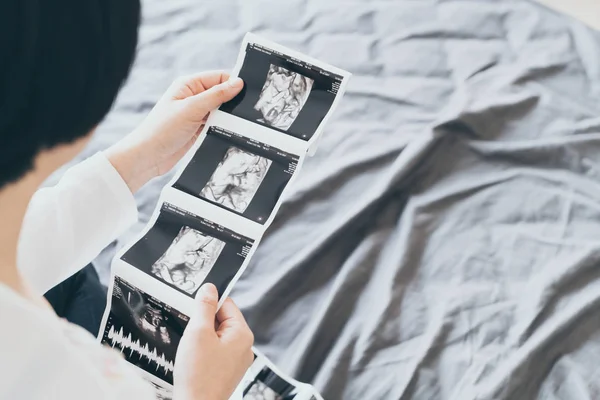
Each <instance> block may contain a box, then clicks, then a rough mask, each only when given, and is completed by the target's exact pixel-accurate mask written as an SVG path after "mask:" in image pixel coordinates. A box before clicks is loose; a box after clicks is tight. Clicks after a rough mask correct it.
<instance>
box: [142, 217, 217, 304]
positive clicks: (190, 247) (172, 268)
mask: <svg viewBox="0 0 600 400" xmlns="http://www.w3.org/2000/svg"><path fill="white" fill-rule="evenodd" d="M224 246H225V242H223V241H221V240H219V239H215V238H213V237H211V236H208V235H205V234H203V233H202V232H200V231H197V230H195V229H192V228H190V227H187V226H184V227H183V228H181V230H180V231H179V233H178V234H177V236H176V237H175V239H174V240H173V242H172V243H171V245H170V246H169V248H168V249H167V251H165V253H164V254H163V255H162V256H161V257H160V258H159V259H158V260H157V261H156V262H155V263H154V265H152V273H153V274H154V275H156V276H157V277H159V278H161V279H162V280H164V281H165V282H167V283H170V284H172V285H174V286H176V287H177V288H179V289H181V290H183V291H185V292H187V293H190V294H193V293H194V292H195V291H196V290H198V288H199V287H200V286H201V285H202V282H203V281H204V279H205V278H206V276H207V275H208V273H209V272H210V270H211V269H212V267H213V266H214V264H215V262H216V261H217V258H218V257H219V254H221V251H222V250H223V247H224Z"/></svg>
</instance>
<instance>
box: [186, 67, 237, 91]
mask: <svg viewBox="0 0 600 400" xmlns="http://www.w3.org/2000/svg"><path fill="white" fill-rule="evenodd" d="M228 80H229V73H228V72H226V71H207V72H201V73H199V74H195V75H190V76H189V77H188V81H189V82H188V84H189V85H190V88H191V89H192V92H193V93H194V94H195V95H196V94H200V93H202V92H204V91H205V90H208V89H210V88H211V87H213V86H215V85H218V84H220V83H223V82H227V81H228Z"/></svg>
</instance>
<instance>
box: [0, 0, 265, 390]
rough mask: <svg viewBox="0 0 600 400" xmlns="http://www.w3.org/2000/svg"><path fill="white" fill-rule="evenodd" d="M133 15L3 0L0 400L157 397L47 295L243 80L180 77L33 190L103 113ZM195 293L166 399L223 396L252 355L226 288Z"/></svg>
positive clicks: (131, 4)
mask: <svg viewBox="0 0 600 400" xmlns="http://www.w3.org/2000/svg"><path fill="white" fill-rule="evenodd" d="M139 15H140V4H139V0H88V1H80V0H44V1H36V0H6V1H3V2H2V3H1V4H0V38H2V39H0V141H1V143H0V144H1V146H0V151H2V152H3V154H2V157H1V158H0V218H1V219H2V227H1V228H0V317H1V318H2V330H1V333H0V347H1V350H0V354H1V355H2V363H1V365H2V366H1V369H0V372H1V373H0V383H1V384H0V399H5V398H7V399H19V400H21V399H54V398H57V399H67V400H69V399H84V398H85V399H127V400H129V399H150V398H153V393H152V391H151V390H150V386H149V385H147V384H146V383H145V382H144V381H143V379H141V378H139V377H138V375H137V373H136V371H135V370H134V369H133V367H131V366H129V365H128V364H127V363H125V362H124V361H122V360H121V359H120V358H119V357H118V355H117V354H116V353H114V352H113V351H112V350H109V349H104V348H102V347H101V346H100V345H99V344H97V342H96V341H95V338H94V337H93V336H92V335H90V334H89V333H87V332H85V331H84V330H83V329H81V328H78V327H76V326H74V325H70V324H68V323H67V322H65V321H62V320H60V319H59V318H58V317H57V316H56V314H55V313H54V312H53V310H52V309H51V308H50V307H49V305H48V304H47V303H46V302H45V301H44V300H43V298H42V294H43V293H44V292H45V291H47V290H48V289H50V288H51V287H53V286H54V285H56V284H58V283H59V282H61V281H63V280H64V279H65V278H67V277H69V276H70V275H72V274H73V273H75V272H77V271H78V270H79V269H81V268H82V267H84V266H85V265H86V264H87V263H89V262H90V261H91V260H92V259H93V258H94V257H95V256H96V255H97V254H98V252H99V251H100V250H101V249H102V248H103V247H104V246H106V245H107V244H109V243H110V242H111V241H112V240H113V239H114V238H115V237H116V236H117V235H119V234H120V233H121V232H123V230H124V229H126V228H127V227H128V226H129V225H130V224H131V223H133V222H134V221H135V219H136V216H137V211H136V209H135V202H134V200H133V196H132V194H133V193H135V192H136V191H137V190H138V189H139V188H140V187H142V186H143V185H144V184H145V183H146V182H147V181H148V180H150V179H152V178H153V177H155V176H158V175H161V174H164V173H165V172H167V171H169V170H170V169H171V168H172V167H173V166H174V165H175V164H176V163H177V161H178V160H179V159H180V158H181V157H182V156H183V155H184V154H185V153H186V151H187V150H188V149H189V148H190V146H191V145H192V144H193V142H194V141H195V140H196V138H197V136H198V134H199V132H200V130H201V128H202V125H203V123H204V120H205V118H206V116H207V114H208V113H209V112H210V111H211V110H212V109H214V108H216V107H218V106H219V105H220V104H221V103H222V102H224V101H228V100H230V99H231V98H233V97H234V96H235V95H236V94H237V93H238V92H239V91H240V90H241V88H242V86H243V83H242V82H241V81H240V80H239V79H235V80H229V77H228V75H227V74H225V73H219V72H210V73H203V74H198V75H196V76H193V77H189V78H186V79H181V80H178V81H177V82H175V83H174V84H173V85H172V86H171V87H170V88H169V89H168V90H167V92H166V94H165V95H164V96H163V98H162V99H161V100H160V101H159V102H158V103H157V105H156V107H155V108H154V109H153V110H152V112H151V113H150V115H149V116H148V117H147V118H146V120H145V121H144V122H143V123H142V124H141V125H140V126H139V127H138V128H137V129H136V130H135V131H134V132H133V133H131V134H130V135H128V136H127V137H126V138H124V139H123V140H122V141H121V142H119V143H117V144H116V145H114V146H113V147H111V148H109V149H108V150H106V151H105V152H103V153H99V154H96V155H95V156H93V157H91V158H90V159H88V160H87V161H85V162H83V163H81V164H80V165H78V166H76V167H74V168H72V169H71V170H70V171H68V172H67V174H66V175H65V176H64V178H63V179H62V180H61V182H60V183H59V184H58V185H57V186H55V187H53V188H47V189H43V190H40V191H37V188H38V187H39V185H40V184H41V183H42V182H43V181H44V180H45V179H46V178H47V177H48V176H49V175H50V174H51V173H52V172H53V171H55V170H56V169H57V168H59V167H60V166H61V165H63V164H64V163H66V162H68V161H69V160H71V159H72V158H73V157H74V156H75V155H76V154H77V153H78V152H79V151H80V150H81V149H82V148H83V147H84V146H85V144H86V143H87V141H88V140H89V138H90V135H91V134H92V132H93V131H94V129H95V127H96V126H97V125H98V123H99V122H100V121H101V120H102V119H103V118H104V116H105V115H106V113H107V112H108V111H109V109H110V107H111V105H112V103H113V101H114V99H115V97H116V95H117V92H118V89H119V88H120V86H121V85H122V83H123V81H124V80H125V78H126V77H127V75H128V73H129V70H130V66H131V63H132V62H133V58H134V53H135V47H136V43H137V28H138V24H139V19H140V17H139ZM36 191H37V193H36ZM17 249H18V251H17ZM17 266H18V267H17ZM197 300H198V301H197V309H196V313H195V315H192V316H191V321H190V323H189V325H188V327H187V330H186V332H185V334H184V337H183V338H182V340H181V343H180V346H179V350H178V355H177V362H176V366H175V374H174V377H175V399H177V400H188V399H211V400H212V399H215V400H216V399H219V400H220V399H227V398H228V397H229V395H230V394H231V392H232V391H233V389H234V388H235V386H236V384H237V383H238V382H239V380H240V379H241V377H242V375H243V373H244V372H245V370H246V369H247V367H248V366H249V365H250V363H251V360H252V352H251V348H250V347H251V344H252V340H253V338H252V333H251V332H250V330H249V328H248V326H247V325H246V322H245V321H244V318H243V316H242V315H241V313H240V311H239V310H238V309H237V307H236V306H235V305H234V304H233V303H232V302H231V301H230V300H228V301H227V302H226V303H225V305H224V306H223V307H222V308H221V310H220V311H219V312H217V311H216V304H217V293H216V289H215V288H214V286H211V285H206V286H203V287H202V288H201V290H200V291H199V294H198V296H197Z"/></svg>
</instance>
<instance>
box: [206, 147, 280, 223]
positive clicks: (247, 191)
mask: <svg viewBox="0 0 600 400" xmlns="http://www.w3.org/2000/svg"><path fill="white" fill-rule="evenodd" d="M271 163H272V161H271V160H269V159H267V158H264V157H261V156H257V155H256V154H252V153H248V152H246V151H244V150H241V149H239V148H237V147H230V148H229V149H227V152H226V153H225V156H224V157H223V160H222V161H221V162H220V163H219V165H217V169H216V170H215V172H214V173H213V175H212V176H211V177H210V180H209V181H208V183H207V184H206V186H204V188H203V189H202V191H201V192H200V196H202V197H204V198H205V199H207V200H210V201H214V202H215V203H218V204H221V205H223V206H225V207H226V208H229V209H232V210H233V211H237V212H239V213H243V212H244V211H246V208H248V205H250V201H251V200H252V198H253V197H254V194H256V191H257V190H258V187H259V186H260V184H261V183H262V181H263V179H264V178H265V176H266V175H267V171H268V170H269V167H270V166H271Z"/></svg>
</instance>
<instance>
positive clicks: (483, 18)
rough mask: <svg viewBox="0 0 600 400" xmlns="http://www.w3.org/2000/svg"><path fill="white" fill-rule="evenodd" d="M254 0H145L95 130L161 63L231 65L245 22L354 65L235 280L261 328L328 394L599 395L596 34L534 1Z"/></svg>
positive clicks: (150, 100)
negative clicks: (127, 68) (114, 98)
mask: <svg viewBox="0 0 600 400" xmlns="http://www.w3.org/2000/svg"><path fill="white" fill-rule="evenodd" d="M230 3H231V4H230ZM267 3H269V2H268V1H264V0H262V1H261V0H244V1H243V2H242V1H241V0H240V1H239V2H237V1H231V2H228V4H229V7H228V8H227V13H228V14H229V15H232V16H233V15H235V18H237V21H238V23H237V24H236V23H232V25H224V26H223V25H219V24H215V23H213V22H211V21H216V20H217V19H218V18H223V17H222V14H221V13H222V12H223V11H222V10H220V9H218V8H216V7H213V8H210V7H209V10H208V11H207V10H206V9H205V8H200V7H198V4H197V3H196V2H193V1H173V2H168V3H165V2H163V1H157V0H152V1H150V0H148V1H146V2H145V7H146V8H145V22H144V27H143V28H142V31H141V33H142V43H141V46H140V54H139V57H138V61H137V63H136V67H135V69H134V72H133V75H132V78H131V79H130V81H129V83H128V84H127V86H126V87H125V90H124V91H123V93H122V94H121V96H120V98H119V101H118V102H117V105H116V107H115V110H114V111H113V112H112V114H111V115H110V116H109V118H108V120H107V121H106V123H105V124H104V125H103V126H102V127H101V129H100V131H99V133H98V135H97V136H96V139H95V142H94V143H93V144H92V146H91V148H93V150H96V148H98V147H102V146H105V145H106V144H108V143H111V141H114V140H115V139H116V138H117V137H119V135H122V134H124V133H125V132H127V131H128V130H130V129H131V128H132V127H133V126H135V124H136V123H137V122H138V121H139V120H140V119H141V117H142V116H143V115H144V113H145V112H147V111H148V110H149V108H150V107H151V105H152V104H154V102H155V101H156V100H157V98H158V96H159V94H160V93H161V92H162V91H163V90H164V89H165V88H166V87H167V85H168V83H169V82H170V80H171V79H172V78H174V77H175V76H176V75H179V74H180V73H187V72H189V70H192V69H193V70H201V69H207V68H215V67H219V68H229V67H231V66H233V64H234V62H235V56H236V54H237V51H238V46H239V43H240V42H241V37H242V36H243V34H244V33H245V31H246V30H255V31H256V32H257V33H263V34H265V35H266V36H267V37H269V38H271V39H273V40H276V41H280V42H282V43H283V44H287V45H290V46H292V47H295V48H297V49H299V50H301V51H305V52H307V53H309V54H311V55H313V56H316V57H321V58H323V59H324V60H325V61H329V62H332V63H334V64H338V65H339V66H340V67H342V68H347V69H349V70H350V71H351V72H353V73H354V74H355V76H354V77H353V79H352V81H351V83H350V85H349V88H348V93H347V95H346V97H345V98H344V100H343V102H342V103H341V104H340V108H339V109H338V111H337V112H336V114H335V118H333V119H332V121H331V122H330V124H329V125H328V126H327V128H326V130H325V133H324V136H323V140H322V142H321V143H320V148H319V150H318V152H317V154H316V156H315V157H313V158H311V159H310V160H308V161H307V162H306V164H305V167H304V169H303V170H302V172H301V175H300V178H299V180H297V181H296V184H295V185H294V187H293V188H292V189H291V191H290V192H289V193H288V195H287V197H286V199H285V202H284V205H283V206H282V207H281V209H280V211H279V214H278V217H277V218H276V220H275V222H274V223H273V225H272V226H271V227H270V229H269V231H268V234H267V235H266V237H265V238H264V240H263V242H262V243H261V245H260V248H259V250H258V252H257V253H256V255H255V257H254V259H253V262H252V263H251V266H250V267H249V269H248V270H247V271H246V273H245V275H244V276H243V277H242V279H241V281H240V282H239V284H238V286H237V287H236V289H235V291H234V293H233V298H234V299H235V300H236V301H237V302H238V304H239V305H240V306H241V307H242V308H243V310H244V312H245V314H246V315H247V317H248V320H249V323H250V325H251V326H252V328H253V330H254V333H255V336H256V342H257V346H258V348H259V349H260V350H262V351H263V352H265V353H266V354H267V356H268V357H270V358H271V359H272V360H273V361H274V362H276V363H277V365H278V366H280V367H281V368H282V369H283V370H284V371H286V372H288V373H290V374H292V375H293V376H294V377H296V378H297V379H299V380H301V381H307V382H312V383H314V384H315V385H316V386H317V388H318V389H319V390H321V391H322V393H323V395H324V397H325V398H326V399H329V400H334V399H415V400H417V399H419V400H421V399H423V400H432V399H454V400H469V399H477V400H488V399H490V400H491V399H511V400H512V399H544V400H558V399H565V400H580V399H581V400H583V399H599V398H600V379H599V378H600V369H599V367H598V360H599V359H600V34H599V33H597V32H594V31H592V30H591V29H589V28H587V27H585V26H583V25H582V24H581V23H578V22H575V21H574V20H571V19H569V18H567V17H565V16H562V15H559V14H556V13H554V12H552V11H550V10H548V9H545V8H544V7H542V6H540V5H538V4H534V3H530V2H528V1H508V0H507V1H491V0H488V1H483V0H460V1H459V0H454V1H453V0H447V1H441V0H440V1H428V0H423V1H410V0H394V1H392V0H389V1H375V0H374V1H368V0H364V1H355V2H348V1H341V0H335V1H331V2H327V7H330V8H329V9H328V11H319V10H320V9H319V8H318V7H317V6H319V7H320V6H324V4H323V2H322V1H321V0H298V1H289V2H287V1H286V2H281V1H277V2H273V3H272V4H273V7H275V4H277V6H276V7H277V10H279V11H278V12H280V11H281V10H286V9H287V10H288V11H289V13H288V14H285V13H283V14H281V12H280V14H281V15H284V16H282V17H278V18H279V19H275V18H273V17H272V15H271V14H272V13H270V11H269V10H270V7H267V6H265V4H267ZM332 5H333V6H332ZM334 6H335V7H334ZM206 7H208V6H206ZM256 10H264V12H257V11H256ZM323 13H329V14H323ZM299 14H302V15H299ZM285 15H288V16H287V17H286V16H285ZM357 15H358V17H357ZM325 17H330V19H331V20H332V21H339V22H338V23H339V24H340V26H339V30H338V31H335V32H332V27H333V28H335V27H336V26H335V25H332V24H333V23H329V24H325V23H322V18H325ZM348 21H350V22H351V21H357V22H356V24H357V25H356V26H354V25H353V26H351V27H349V28H348V27H346V28H344V25H343V24H344V23H345V22H347V23H348V24H350V22H348ZM350 28H351V29H350ZM344 40H346V41H344ZM323 43H326V44H327V43H331V46H329V45H324V44H323ZM344 43H351V44H352V45H355V46H356V51H355V52H346V53H344V54H341V55H340V53H342V50H340V49H342V47H336V46H333V45H334V44H339V46H343V45H344ZM322 48H329V51H327V52H324V53H322V54H321V53H319V49H322ZM361 49H366V50H365V52H367V53H365V54H363V53H364V52H363V51H362V50H361ZM340 60H341V61H342V62H341V65H340V62H339V61H340ZM344 64H345V65H344ZM168 178H169V177H165V178H162V179H160V180H157V181H155V182H153V183H152V184H151V185H149V186H148V187H146V188H145V189H144V190H143V191H142V192H141V193H140V194H139V195H138V200H139V202H140V205H141V207H142V211H143V213H144V214H145V216H146V217H145V220H147V218H148V216H149V215H150V213H151V212H152V210H153V208H154V205H155V202H156V199H157V195H158V190H159V189H160V186H161V185H162V184H164V183H165V182H166V180H167V179H168ZM145 220H144V219H142V222H141V223H140V225H138V226H137V227H136V228H133V229H132V230H131V232H132V233H133V232H135V231H138V230H139V229H140V228H141V226H142V224H143V222H144V221H145ZM130 236H131V235H129V236H126V237H124V238H123V239H122V240H121V241H120V242H119V243H117V244H116V245H115V246H122V245H123V243H124V241H126V240H127V239H128V238H129V237H130ZM112 251H113V250H112V249H109V250H108V251H107V252H105V253H104V255H103V258H100V259H99V260H97V263H96V266H97V267H99V269H100V270H101V272H102V271H104V276H106V271H107V269H106V268H107V267H106V266H107V265H108V260H109V259H110V257H111V256H112V254H113V252H112Z"/></svg>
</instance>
